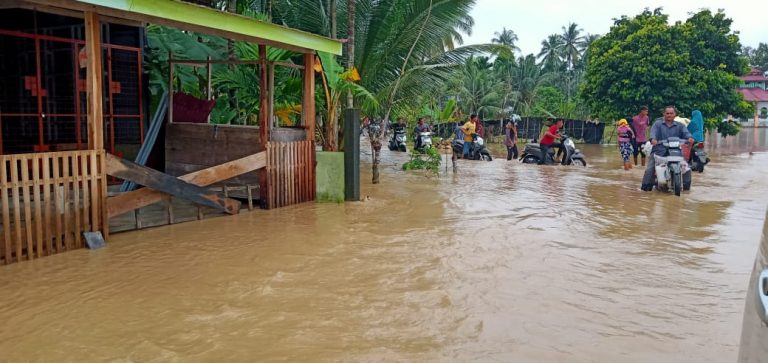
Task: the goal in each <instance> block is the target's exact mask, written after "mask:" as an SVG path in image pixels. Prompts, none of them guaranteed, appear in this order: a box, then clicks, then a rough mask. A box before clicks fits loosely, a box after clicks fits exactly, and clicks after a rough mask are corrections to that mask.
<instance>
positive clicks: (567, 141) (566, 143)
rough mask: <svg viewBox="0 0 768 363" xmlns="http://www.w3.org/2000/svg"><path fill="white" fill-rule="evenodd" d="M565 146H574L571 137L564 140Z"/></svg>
mask: <svg viewBox="0 0 768 363" xmlns="http://www.w3.org/2000/svg"><path fill="white" fill-rule="evenodd" d="M565 146H569V147H572V148H576V145H575V144H574V143H573V140H571V139H568V140H565Z"/></svg>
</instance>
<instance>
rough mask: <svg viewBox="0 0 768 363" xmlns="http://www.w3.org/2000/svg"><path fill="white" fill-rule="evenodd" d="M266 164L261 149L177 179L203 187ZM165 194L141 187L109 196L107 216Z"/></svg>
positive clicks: (159, 198)
mask: <svg viewBox="0 0 768 363" xmlns="http://www.w3.org/2000/svg"><path fill="white" fill-rule="evenodd" d="M266 165H267V152H266V151H262V152H260V153H256V154H253V155H249V156H246V157H244V158H240V159H237V160H232V161H230V162H226V163H224V164H221V165H217V166H214V167H211V168H208V169H204V170H200V171H196V172H194V173H190V174H187V175H184V176H181V177H179V179H180V180H183V181H186V182H188V183H191V184H194V185H197V186H200V187H205V186H208V185H211V184H214V183H216V182H219V181H222V180H227V179H231V178H233V177H235V176H238V175H241V174H245V173H248V172H251V171H254V170H257V169H261V168H263V167H265V166H266ZM167 196H168V194H166V193H163V192H159V191H156V190H153V189H151V188H143V189H139V190H135V191H132V192H128V193H123V194H120V195H118V196H114V197H111V198H109V199H108V200H107V209H108V215H109V218H112V217H114V216H118V215H120V214H123V213H125V212H128V211H131V210H134V209H136V208H141V207H144V206H147V205H150V204H153V203H157V202H159V201H161V200H163V198H167Z"/></svg>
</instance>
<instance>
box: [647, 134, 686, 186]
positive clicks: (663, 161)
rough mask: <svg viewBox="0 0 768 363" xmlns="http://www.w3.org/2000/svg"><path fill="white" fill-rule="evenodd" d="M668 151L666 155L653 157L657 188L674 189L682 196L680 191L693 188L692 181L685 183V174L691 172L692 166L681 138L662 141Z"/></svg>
mask: <svg viewBox="0 0 768 363" xmlns="http://www.w3.org/2000/svg"><path fill="white" fill-rule="evenodd" d="M661 143H662V145H664V148H665V149H666V151H665V152H664V156H659V155H656V156H654V157H653V159H654V161H655V162H656V165H655V173H654V174H655V175H654V177H655V179H656V182H655V183H654V184H655V185H656V189H658V190H660V191H662V192H667V191H669V190H670V189H672V190H673V191H674V192H675V195H676V196H680V191H681V190H683V189H685V190H688V189H690V188H691V185H690V183H688V184H686V185H684V184H683V174H685V173H688V172H690V166H689V165H688V163H687V162H686V161H685V157H684V156H683V150H682V148H681V145H682V143H683V141H682V140H680V138H677V137H670V138H668V139H666V140H664V141H662V142H661Z"/></svg>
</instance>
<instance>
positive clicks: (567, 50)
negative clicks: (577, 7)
mask: <svg viewBox="0 0 768 363" xmlns="http://www.w3.org/2000/svg"><path fill="white" fill-rule="evenodd" d="M562 29H563V33H562V34H561V35H560V37H561V38H562V48H561V54H562V56H563V60H564V61H565V64H566V66H567V69H573V66H574V64H575V63H576V62H577V61H578V60H579V58H580V57H581V50H582V48H583V38H584V37H582V36H581V31H582V29H580V28H579V26H578V24H576V23H568V26H567V27H565V26H564V27H563V28H562Z"/></svg>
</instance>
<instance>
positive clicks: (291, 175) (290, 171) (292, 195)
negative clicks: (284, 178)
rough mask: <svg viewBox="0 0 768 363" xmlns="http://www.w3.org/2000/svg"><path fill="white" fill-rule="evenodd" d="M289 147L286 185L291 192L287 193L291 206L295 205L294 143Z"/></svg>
mask: <svg viewBox="0 0 768 363" xmlns="http://www.w3.org/2000/svg"><path fill="white" fill-rule="evenodd" d="M289 145H290V149H289V150H290V153H291V158H290V160H289V162H290V165H289V166H288V167H289V169H288V179H289V180H288V185H289V186H290V188H291V191H290V193H289V199H290V203H291V204H296V177H295V175H296V174H295V168H296V146H297V145H296V143H295V142H292V143H290V144H289Z"/></svg>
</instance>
